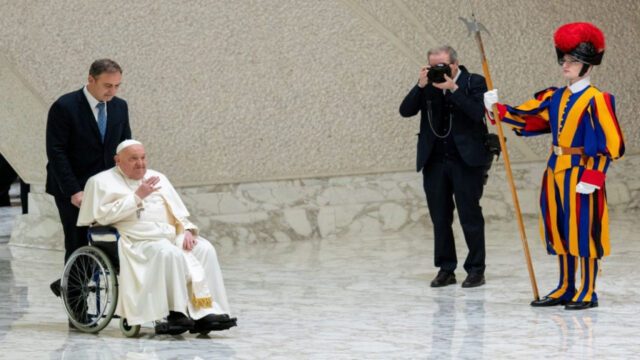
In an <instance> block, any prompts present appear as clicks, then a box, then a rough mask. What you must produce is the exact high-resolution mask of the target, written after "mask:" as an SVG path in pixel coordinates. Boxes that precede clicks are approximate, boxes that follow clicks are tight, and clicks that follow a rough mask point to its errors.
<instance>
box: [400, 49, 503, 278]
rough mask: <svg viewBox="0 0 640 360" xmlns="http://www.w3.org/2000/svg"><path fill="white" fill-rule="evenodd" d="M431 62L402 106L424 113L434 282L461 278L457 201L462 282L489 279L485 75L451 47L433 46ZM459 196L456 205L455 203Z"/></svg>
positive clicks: (421, 165) (422, 163) (405, 111)
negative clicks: (463, 254) (457, 236)
mask: <svg viewBox="0 0 640 360" xmlns="http://www.w3.org/2000/svg"><path fill="white" fill-rule="evenodd" d="M427 59H428V62H429V65H427V66H423V67H422V69H421V70H420V77H419V80H418V84H417V85H415V86H414V87H413V89H411V91H410V92H409V94H407V96H406V97H405V99H404V101H402V104H401V105H400V114H401V115H402V116H403V117H411V116H414V115H416V114H417V113H418V112H420V113H421V114H420V116H421V120H420V133H419V134H418V154H417V164H416V169H417V171H420V170H422V174H423V184H424V191H425V193H426V196H427V205H428V207H429V214H430V216H431V221H432V223H433V231H434V240H435V242H434V258H435V259H434V261H435V266H436V267H439V268H440V271H439V272H438V275H437V276H436V277H435V279H434V280H433V281H432V282H431V286H432V287H440V286H446V285H450V284H455V283H456V278H455V274H454V270H455V269H456V266H457V264H458V261H457V258H456V250H455V242H454V238H453V230H452V223H453V210H454V208H455V207H456V205H457V208H458V215H459V218H460V224H461V225H462V230H463V232H464V237H465V241H466V243H467V247H468V249H469V253H468V255H467V258H466V260H465V262H464V269H465V271H466V272H467V274H468V275H467V278H466V279H465V280H464V282H463V283H462V287H476V286H480V285H482V284H484V282H485V279H484V270H485V244H484V242H485V241H484V218H483V216H482V208H481V207H480V198H481V197H482V190H483V186H484V177H485V174H486V170H487V168H488V166H489V165H490V163H491V157H492V155H491V154H490V153H488V152H487V150H486V149H485V144H484V139H485V136H486V134H487V126H486V124H485V121H484V104H483V93H484V92H485V91H487V85H486V83H485V80H484V78H483V77H482V76H480V75H477V74H470V73H469V72H468V71H467V69H465V68H464V66H460V65H459V63H458V58H457V54H456V51H455V50H454V49H453V48H452V47H450V46H440V47H436V48H433V49H430V50H429V51H428V53H427ZM454 200H455V205H454Z"/></svg>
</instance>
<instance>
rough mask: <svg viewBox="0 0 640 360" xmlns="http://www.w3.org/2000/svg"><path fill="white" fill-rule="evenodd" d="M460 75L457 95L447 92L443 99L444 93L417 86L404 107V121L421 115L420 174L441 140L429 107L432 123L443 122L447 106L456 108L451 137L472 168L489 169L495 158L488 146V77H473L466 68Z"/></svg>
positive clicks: (402, 112) (405, 99) (418, 163)
mask: <svg viewBox="0 0 640 360" xmlns="http://www.w3.org/2000/svg"><path fill="white" fill-rule="evenodd" d="M459 71H460V76H459V77H458V80H457V81H456V85H458V90H456V91H455V92H454V93H450V92H447V95H445V96H442V95H441V94H442V90H441V89H438V88H436V87H434V86H432V85H430V84H429V85H427V86H425V87H424V88H422V89H421V88H420V87H419V86H418V85H416V86H414V87H413V89H411V91H410V92H409V94H407V96H406V97H405V98H404V100H403V101H402V104H401V105H400V115H402V116H403V117H410V116H414V115H416V114H417V113H418V111H420V113H421V119H420V133H419V134H418V154H417V158H416V170H417V171H420V170H422V168H423V167H424V166H425V164H426V163H427V161H428V160H429V157H430V155H431V153H432V151H433V147H434V145H435V143H436V140H437V137H436V136H435V135H434V134H433V131H432V130H431V128H430V126H429V120H428V117H427V111H428V109H429V105H430V106H431V114H432V119H438V120H437V121H440V119H442V117H443V108H444V106H445V102H449V103H451V104H452V110H451V111H452V114H453V119H452V126H451V134H450V136H451V137H452V138H453V142H454V144H455V146H456V149H457V150H458V152H459V153H460V156H461V157H462V159H463V160H464V162H465V163H467V165H469V166H485V165H486V164H487V162H490V160H491V155H490V154H489V153H488V152H487V151H486V149H485V146H484V137H485V134H487V125H486V123H485V121H484V111H485V110H484V103H483V95H484V93H485V92H486V91H487V84H486V82H485V80H484V77H482V76H480V75H477V74H470V73H469V72H468V71H467V69H465V67H464V66H460V67H459ZM447 120H448V119H447Z"/></svg>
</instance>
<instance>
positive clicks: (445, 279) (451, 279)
mask: <svg viewBox="0 0 640 360" xmlns="http://www.w3.org/2000/svg"><path fill="white" fill-rule="evenodd" d="M455 283H456V275H455V274H454V273H453V272H450V271H446V270H440V271H438V275H436V278H435V279H433V281H431V287H442V286H447V285H451V284H455Z"/></svg>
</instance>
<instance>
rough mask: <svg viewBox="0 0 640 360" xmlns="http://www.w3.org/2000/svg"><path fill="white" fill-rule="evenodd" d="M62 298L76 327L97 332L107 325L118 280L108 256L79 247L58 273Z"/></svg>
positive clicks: (92, 249) (114, 306) (96, 249)
mask: <svg viewBox="0 0 640 360" xmlns="http://www.w3.org/2000/svg"><path fill="white" fill-rule="evenodd" d="M60 287H61V292H62V301H63V302H64V307H65V310H66V312H67V315H68V316H69V321H70V322H71V324H73V326H75V327H76V328H77V329H78V330H80V331H82V332H87V333H97V332H98V331H100V330H102V329H104V327H105V326H107V325H108V324H109V321H111V318H112V317H113V313H114V311H115V309H116V302H117V300H118V282H117V278H116V273H115V270H114V267H113V265H112V264H111V261H110V260H109V257H108V256H107V255H106V254H105V253H104V251H102V250H100V249H98V248H97V247H93V246H83V247H81V248H79V249H78V250H76V251H74V252H73V254H71V256H70V257H69V260H68V261H67V263H66V265H65V266H64V271H63V274H62V283H61V286H60Z"/></svg>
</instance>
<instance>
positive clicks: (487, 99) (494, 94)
mask: <svg viewBox="0 0 640 360" xmlns="http://www.w3.org/2000/svg"><path fill="white" fill-rule="evenodd" d="M497 102H498V89H493V90H489V91H487V92H486V93H484V107H485V108H486V109H487V112H488V113H489V114H493V104H496V103H497Z"/></svg>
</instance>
